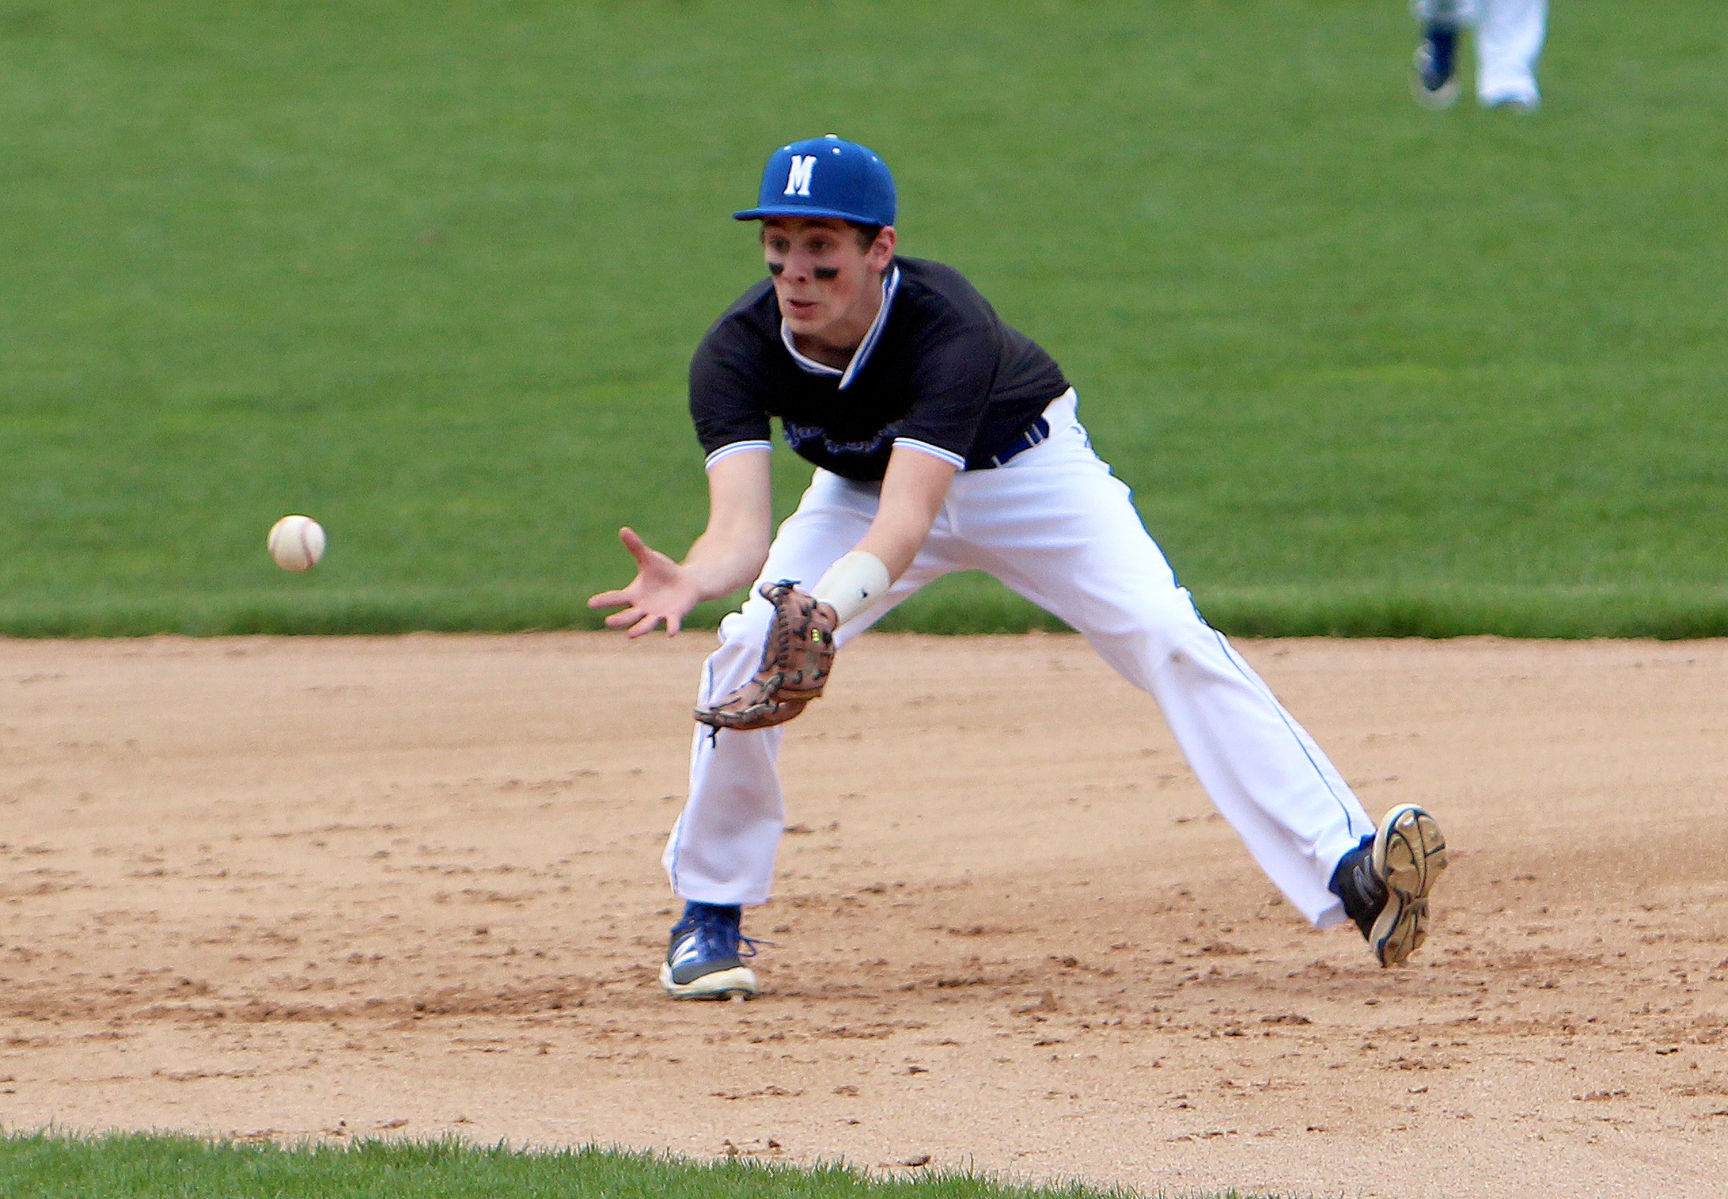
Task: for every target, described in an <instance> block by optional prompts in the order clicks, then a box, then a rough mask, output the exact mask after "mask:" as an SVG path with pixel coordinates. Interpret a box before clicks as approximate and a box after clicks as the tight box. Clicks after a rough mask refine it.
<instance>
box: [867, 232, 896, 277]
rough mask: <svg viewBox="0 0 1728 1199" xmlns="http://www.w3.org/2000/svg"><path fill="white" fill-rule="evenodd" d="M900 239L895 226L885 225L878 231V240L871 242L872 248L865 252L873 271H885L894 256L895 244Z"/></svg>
mask: <svg viewBox="0 0 1728 1199" xmlns="http://www.w3.org/2000/svg"><path fill="white" fill-rule="evenodd" d="M898 240H899V238H898V236H897V235H896V234H895V232H894V226H892V225H884V226H882V228H880V229H878V230H877V231H876V240H875V241H873V242H871V243H870V248H869V249H868V250H866V251H865V252H864V256H865V258H866V259H867V260H868V261H869V264H870V269H871V270H873V271H885V270H887V269H888V263H889V262H891V261H892V260H893V258H894V245H895V243H896V242H897V241H898Z"/></svg>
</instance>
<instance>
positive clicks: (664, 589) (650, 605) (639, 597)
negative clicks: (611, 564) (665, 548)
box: [588, 527, 702, 637]
mask: <svg viewBox="0 0 1728 1199" xmlns="http://www.w3.org/2000/svg"><path fill="white" fill-rule="evenodd" d="M618 540H619V541H622V542H623V543H624V548H625V549H627V550H629V551H630V556H631V557H632V558H634V559H635V560H636V577H635V578H634V579H631V580H630V582H629V584H628V585H627V586H625V587H623V588H621V589H619V590H617V591H602V592H600V593H599V594H598V595H594V596H591V597H590V598H589V600H588V606H589V607H590V608H620V609H622V611H618V612H614V613H612V614H611V615H610V616H608V617H607V618H606V627H607V628H609V629H623V630H624V631H625V632H626V633H627V634H628V635H629V636H631V637H640V636H642V634H644V633H651V632H653V631H654V630H655V629H657V628H659V627H660V626H661V625H662V624H664V625H665V626H666V634H667V636H673V635H675V634H676V633H677V632H678V631H679V629H681V628H683V626H684V617H685V616H687V615H689V613H690V609H692V608H694V607H695V606H696V605H697V604H698V603H699V602H701V598H702V597H701V593H700V589H699V588H698V587H697V586H696V584H695V582H694V581H692V580H691V579H690V578H689V575H688V573H687V572H686V571H685V570H684V568H683V567H682V566H679V565H678V563H676V562H674V561H672V559H671V558H668V557H667V556H666V555H665V554H662V553H661V552H660V551H659V550H657V549H654V548H653V547H651V546H650V545H648V543H647V542H645V541H643V540H642V538H640V537H638V536H637V535H636V531H635V530H634V529H631V528H628V527H626V528H622V529H619V530H618Z"/></svg>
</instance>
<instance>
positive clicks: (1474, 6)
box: [1410, 0, 1548, 106]
mask: <svg viewBox="0 0 1728 1199" xmlns="http://www.w3.org/2000/svg"><path fill="white" fill-rule="evenodd" d="M1410 11H1411V12H1412V13H1414V14H1415V16H1416V19H1417V20H1418V21H1419V22H1421V23H1422V24H1424V25H1426V24H1428V23H1430V22H1434V21H1441V22H1445V23H1447V24H1450V25H1453V26H1454V27H1456V28H1459V29H1471V30H1473V31H1474V32H1475V37H1476V98H1477V99H1478V100H1479V101H1481V103H1482V104H1484V105H1487V106H1493V105H1495V104H1530V105H1534V104H1537V103H1540V101H1541V93H1540V91H1539V90H1538V88H1537V86H1536V64H1537V63H1538V62H1539V61H1540V60H1541V58H1542V46H1543V43H1544V42H1545V41H1546V40H1547V36H1548V0H1411V4H1410Z"/></svg>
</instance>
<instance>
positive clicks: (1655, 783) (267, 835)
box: [0, 633, 1728, 1199]
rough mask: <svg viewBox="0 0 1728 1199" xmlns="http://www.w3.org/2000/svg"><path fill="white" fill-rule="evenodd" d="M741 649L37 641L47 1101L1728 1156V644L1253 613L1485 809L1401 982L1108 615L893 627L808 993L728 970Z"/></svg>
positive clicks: (867, 654)
mask: <svg viewBox="0 0 1728 1199" xmlns="http://www.w3.org/2000/svg"><path fill="white" fill-rule="evenodd" d="M709 644H710V638H709V636H708V635H707V634H703V633H695V634H689V635H686V636H684V637H681V638H678V639H676V640H673V641H667V640H665V639H663V638H659V637H654V638H649V639H646V640H644V641H643V642H641V643H637V644H626V643H624V642H623V641H622V639H618V638H612V637H607V636H602V635H592V634H570V635H566V634H547V635H533V636H520V637H432V636H413V637H402V638H356V639H321V638H305V639H298V638H296V639H246V640H212V641H190V640H183V639H152V640H147V641H132V642H70V643H68V642H16V641H13V642H0V697H3V699H0V918H3V924H0V946H3V950H0V1021H3V1025H0V1028H3V1035H4V1056H3V1057H0V1124H3V1125H4V1126H5V1127H6V1128H7V1129H10V1130H22V1129H35V1128H41V1127H45V1126H53V1127H57V1128H60V1129H63V1130H74V1131H100V1130H109V1129H163V1130H169V1129H171V1130H178V1131H192V1132H198V1133H209V1134H216V1135H221V1136H228V1137H237V1138H270V1139H276V1140H283V1141H294V1140H302V1139H308V1138H336V1137H380V1136H408V1137H414V1138H432V1137H436V1136H439V1135H443V1134H447V1133H454V1134H458V1135H460V1136H463V1137H466V1138H469V1139H472V1140H475V1141H478V1142H482V1143H493V1142H497V1141H499V1140H506V1141H508V1142H510V1143H512V1144H515V1145H520V1146H550V1145H568V1144H577V1143H587V1142H598V1143H603V1144H620V1145H630V1146H639V1147H654V1148H663V1149H666V1150H670V1151H674V1152H677V1153H681V1154H689V1155H695V1156H698V1157H707V1156H715V1155H722V1154H733V1153H738V1154H750V1155H758V1156H761V1157H772V1158H776V1159H781V1160H787V1161H804V1162H809V1161H816V1160H837V1159H844V1160H846V1161H849V1162H852V1163H854V1164H856V1165H859V1166H864V1167H870V1168H881V1169H883V1170H892V1171H908V1172H909V1171H915V1170H919V1169H929V1168H938V1169H939V1168H944V1167H947V1168H967V1169H974V1170H979V1171H985V1172H989V1173H993V1174H998V1175H1002V1176H1005V1177H1010V1178H1013V1179H1017V1180H1036V1181H1058V1180H1067V1179H1076V1178H1077V1179H1084V1180H1088V1181H1094V1182H1108V1183H1119V1184H1124V1185H1127V1186H1131V1187H1133V1188H1136V1189H1138V1190H1140V1191H1142V1192H1144V1193H1147V1194H1156V1193H1160V1192H1162V1193H1166V1194H1170V1195H1189V1194H1194V1193H1200V1192H1204V1191H1206V1190H1208V1189H1210V1188H1222V1187H1235V1188H1237V1189H1238V1190H1240V1191H1243V1192H1257V1191H1266V1192H1274V1193H1278V1194H1282V1195H1288V1196H1388V1197H1392V1199H1428V1197H1439V1196H1447V1197H1454V1196H1464V1195H1499V1196H1504V1195H1526V1194H1527V1195H1542V1196H1552V1197H1566V1196H1592V1197H1594V1196H1602V1195H1609V1194H1623V1193H1632V1192H1633V1191H1637V1192H1640V1193H1645V1194H1660V1195H1663V1196H1666V1197H1669V1199H1673V1197H1678V1196H1706V1195H1709V1196H1719V1195H1721V1194H1722V1193H1723V1188H1724V1185H1725V1184H1724V1183H1723V1181H1722V1179H1723V1177H1724V1176H1725V1175H1728V1038H1725V1036H1724V1026H1725V1024H1728V870H1725V868H1724V866H1723V860H1724V859H1723V852H1722V844H1721V840H1722V837H1721V834H1722V830H1723V828H1724V827H1725V824H1728V822H1725V820H1724V817H1725V816H1728V788H1725V783H1728V705H1725V704H1724V698H1725V697H1728V642H1683V643H1668V644H1655V643H1625V642H1601V643H1589V644H1576V643H1538V644H1530V643H1517V642H1504V641H1493V640H1469V641H1458V642H1445V643H1437V642H1366V641H1358V642H1331V641H1318V640H1316V641H1292V642H1245V643H1243V644H1242V645H1241V646H1240V648H1241V649H1242V650H1243V652H1244V653H1245V655H1246V656H1247V657H1248V658H1249V659H1250V660H1252V661H1253V662H1254V663H1255V664H1256V665H1257V666H1258V667H1259V668H1260V669H1261V670H1262V672H1263V673H1264V674H1265V675H1266V677H1267V679H1268V680H1269V681H1270V682H1271V683H1272V685H1273V687H1274V688H1275V689H1276V690H1277V691H1278V692H1279V693H1280V695H1281V696H1282V697H1283V698H1284V699H1285V701H1286V702H1287V704H1288V705H1289V706H1290V707H1291V708H1292V709H1293V710H1294V711H1295V712H1296V713H1297V714H1298V715H1299V716H1300V717H1301V718H1302V719H1303V720H1304V722H1305V723H1306V724H1307V725H1308V726H1309V728H1310V729H1311V731H1313V733H1314V734H1315V736H1316V737H1317V738H1318V739H1319V741H1320V742H1321V744H1322V745H1324V746H1326V747H1327V749H1328V750H1329V751H1330V752H1331V754H1332V756H1333V758H1334V759H1335V760H1336V761H1337V763H1338V765H1339V767H1340V769H1341V770H1342V771H1343V772H1344V774H1345V776H1346V777H1347V778H1349V779H1350V780H1351V782H1352V783H1353V784H1354V785H1355V786H1356V787H1357V788H1358V789H1359V791H1360V794H1361V795H1362V798H1363V800H1364V802H1365V803H1366V804H1367V805H1368V807H1369V808H1370V809H1371V810H1374V811H1378V810H1380V809H1382V808H1384V807H1387V806H1390V805H1391V804H1393V803H1396V802H1401V801H1405V800H1420V801H1422V802H1424V803H1427V804H1429V805H1430V806H1431V807H1432V808H1433V809H1434V810H1435V812H1436V814H1437V815H1439V817H1440V818H1441V821H1442V824H1443V827H1444V828H1445V831H1446V834H1447V837H1448V840H1449V841H1450V843H1451V845H1452V847H1453V866H1452V869H1451V870H1450V871H1448V873H1447V875H1446V877H1445V879H1444V880H1443V882H1442V884H1441V888H1440V889H1439V891H1438V892H1437V894H1436V908H1437V912H1438V915H1437V921H1436V925H1435V928H1434V932H1433V935H1432V936H1431V938H1430V940H1429V943H1428V946H1427V947H1426V948H1425V949H1424V950H1423V951H1422V952H1421V953H1420V954H1419V955H1418V956H1417V957H1416V958H1415V959H1414V961H1413V963H1412V964H1411V965H1410V966H1409V967H1407V968H1404V969H1399V970H1390V971H1383V970H1381V969H1379V968H1378V967H1376V966H1375V964H1374V963H1373V960H1372V959H1371V958H1370V957H1369V955H1368V954H1367V952H1366V951H1365V949H1364V947H1363V945H1362V942H1361V940H1360V938H1359V937H1357V935H1356V934H1355V932H1354V930H1353V929H1334V930H1331V931H1329V932H1326V933H1318V932H1315V931H1313V930H1311V929H1309V928H1308V927H1307V926H1306V925H1304V924H1302V923H1301V922H1300V921H1299V920H1298V918H1297V917H1296V916H1295V914H1294V913H1293V912H1292V911H1291V909H1290V908H1289V907H1288V906H1286V905H1285V904H1284V903H1283V902H1282V900H1281V899H1279V898H1278V897H1277V895H1276V894H1275V893H1274V892H1273V891H1272V889H1271V887H1270V885H1269V884H1268V883H1267V882H1266V881H1265V879H1264V878H1263V876H1261V875H1260V874H1259V873H1258V871H1257V870H1256V869H1255V868H1254V867H1253V865H1252V863H1251V862H1250V861H1249V860H1248V858H1247V855H1246V853H1245V852H1244V851H1243V849H1242V848H1241V846H1240V844H1239V842H1237V840H1236V839H1235V836H1234V834H1233V833H1232V832H1231V831H1230V829H1229V828H1228V826H1226V825H1225V824H1224V823H1223V822H1222V821H1221V820H1219V819H1218V818H1217V817H1216V816H1214V815H1213V814H1211V810H1210V807H1209V805H1208V804H1207V802H1206V800H1205V798H1204V796H1203V795H1202V794H1201V793H1200V792H1199V790H1198V788H1197V787H1196V785H1195V783H1194V781H1193V779H1192V777H1191V776H1190V774H1189V773H1188V771H1187V769H1186V767H1185V766H1184V764H1183V762H1182V760H1181V758H1180V756H1179V755H1178V753H1177V752H1176V750H1175V748H1174V746H1173V743H1172V742H1171V740H1170V737H1169V734H1168V733H1167V732H1166V731H1165V729H1164V726H1163V723H1162V721H1161V720H1160V719H1159V717H1158V715H1157V712H1156V709H1155V708H1154V706H1153V705H1152V703H1151V701H1150V700H1149V699H1147V698H1146V697H1144V696H1142V695H1141V694H1139V693H1138V692H1136V691H1133V690H1132V689H1130V688H1129V687H1127V685H1126V684H1123V683H1121V682H1120V681H1119V680H1117V679H1116V678H1115V676H1114V675H1112V674H1110V673H1109V672H1108V671H1107V670H1106V669H1105V668H1104V667H1103V666H1102V665H1101V664H1100V663H1099V662H1098V661H1097V660H1096V659H1095V658H1094V657H1093V656H1092V655H1091V654H1090V652H1089V651H1088V650H1087V649H1086V648H1085V646H1084V645H1083V644H1081V643H1080V642H1078V641H1077V640H1076V639H1074V638H1071V637H1060V636H1038V635H1034V636H1027V637H1006V638H979V639H927V638H914V637H903V636H890V635H878V636H876V637H873V638H868V639H866V640H865V641H863V642H860V643H859V644H858V645H857V646H855V647H853V649H852V650H851V651H849V652H848V654H847V655H845V656H844V658H843V660H842V662H841V663H840V668H839V670H838V671H837V672H836V675H835V681H834V684H833V685H832V687H831V688H830V691H829V695H828V697H827V698H825V699H823V700H822V701H821V702H820V703H819V704H817V705H814V706H813V707H812V708H811V710H810V712H809V713H808V714H806V716H804V717H803V718H802V719H801V720H800V722H799V724H798V725H796V726H794V727H793V729H792V731H791V735H790V737H789V738H788V743H787V744H788V749H787V756H786V774H787V779H788V793H789V796H790V807H791V811H790V813H789V815H788V821H789V829H788V832H789V836H788V837H787V838H786V842H785V845H784V849H783V851H782V854H781V862H780V882H779V894H778V896H777V898H776V900H775V901H774V902H773V903H772V904H770V905H768V906H767V907H765V908H763V909H759V910H757V911H755V912H753V913H752V914H751V917H750V919H749V921H748V923H747V926H746V927H747V930H748V931H750V932H752V933H754V934H756V935H757V936H760V937H764V938H766V939H768V940H770V941H773V942H774V943H775V944H774V945H773V947H771V948H768V949H766V950H765V951H764V953H763V955H762V957H761V958H759V959H758V968H759V973H760V974H761V977H762V980H763V984H764V987H765V994H764V995H762V996H761V997H759V998H758V999H756V1000H754V1001H752V1002H750V1003H747V1004H677V1003H673V1002H670V1001H668V1000H666V999H664V998H663V997H662V996H661V995H660V993H659V991H658V988H657V986H656V985H655V982H654V977H653V972H652V967H653V964H654V962H655V961H656V959H657V957H658V955H659V954H660V953H661V952H662V951H663V947H664V936H665V930H666V928H667V926H668V925H669V924H670V922H671V920H672V917H673V914H674V913H673V905H672V901H671V898H670V896H669V895H668V894H667V892H666V889H665V883H664V878H663V876H662V874H661V872H660V868H659V861H658V859H659V850H660V844H661V842H662V840H663V838H664V836H665V833H666V830H667V828H668V826H669V825H670V822H671V820H672V819H673V817H674V815H675V814H676V812H677V808H678V804H679V801H680V797H681V793H682V788H683V785H684V771H685V761H684V756H685V749H686V743H687V738H688V736H689V728H690V723H689V715H688V705H689V700H690V695H691V692H692V690H693V685H694V680H695V676H696V672H697V667H698V664H699V662H700V659H701V657H702V655H703V654H704V653H705V652H706V650H707V648H708V646H709ZM908 680H916V682H915V684H914V686H915V690H914V691H913V692H912V693H911V694H907V693H906V687H907V681H908ZM627 694H628V695H640V697H641V698H640V700H639V701H637V702H635V703H634V704H633V707H632V709H631V710H630V711H618V710H617V708H618V705H619V703H620V702H621V697H622V696H625V695H627Z"/></svg>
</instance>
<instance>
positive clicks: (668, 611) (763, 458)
mask: <svg viewBox="0 0 1728 1199" xmlns="http://www.w3.org/2000/svg"><path fill="white" fill-rule="evenodd" d="M769 499H770V486H769V473H768V453H767V452H766V451H763V452H754V451H749V452H744V453H738V454H733V455H731V456H729V457H726V458H723V459H721V460H720V461H719V462H716V463H715V464H714V466H713V468H712V469H711V470H709V472H708V527H707V529H706V530H704V532H703V533H702V536H700V537H698V538H697V539H696V541H695V542H694V544H692V545H691V547H690V552H689V553H688V554H686V555H685V556H684V560H683V561H682V562H674V561H673V560H672V559H671V558H670V557H668V556H667V555H665V554H663V553H661V552H660V551H659V550H657V549H654V548H653V547H651V546H649V545H648V544H647V543H646V542H644V541H643V540H642V538H641V537H639V536H637V534H636V532H635V531H634V530H632V529H629V528H623V529H620V530H619V531H618V539H619V540H620V541H622V542H623V543H624V548H625V549H626V550H628V551H629V553H630V556H631V558H633V559H634V560H635V562H636V577H635V578H634V579H632V580H630V582H629V583H628V584H627V585H626V586H624V587H622V588H620V589H618V590H616V591H602V592H600V593H599V594H597V595H594V596H593V597H591V598H590V599H589V600H588V606H589V607H590V608H618V609H619V611H617V612H613V613H612V614H610V615H609V616H607V617H606V627H607V628H609V629H623V630H624V631H625V632H626V633H627V634H628V635H629V636H631V637H640V636H642V635H643V634H644V633H650V632H653V631H654V630H655V629H656V628H658V627H660V626H661V625H662V624H664V625H665V626H666V632H667V635H668V636H671V635H674V634H676V633H677V632H678V631H679V630H680V629H681V628H683V623H684V618H685V617H686V616H688V615H689V614H690V611H691V609H693V608H695V607H696V605H697V604H700V603H702V602H703V601H704V600H710V599H716V598H718V597H720V596H722V595H727V594H729V593H731V592H733V591H736V590H737V589H738V588H740V587H742V586H744V585H745V584H746V583H749V582H750V581H751V580H752V579H754V578H755V577H756V572H757V571H759V570H761V569H762V564H763V563H764V562H765V561H767V559H768V532H769V522H770V519H771V516H772V512H771V509H770V506H769Z"/></svg>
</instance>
